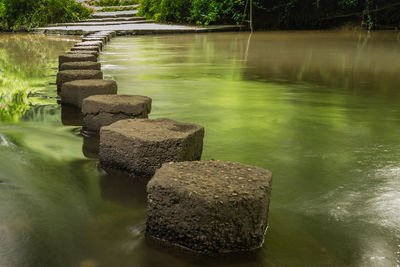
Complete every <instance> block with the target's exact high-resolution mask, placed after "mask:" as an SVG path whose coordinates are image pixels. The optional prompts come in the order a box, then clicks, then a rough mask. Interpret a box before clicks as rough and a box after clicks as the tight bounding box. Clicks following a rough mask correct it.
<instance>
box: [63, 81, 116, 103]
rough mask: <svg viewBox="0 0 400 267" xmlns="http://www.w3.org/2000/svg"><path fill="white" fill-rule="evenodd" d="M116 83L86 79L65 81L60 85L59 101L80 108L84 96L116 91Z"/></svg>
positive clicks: (108, 93) (114, 92)
mask: <svg viewBox="0 0 400 267" xmlns="http://www.w3.org/2000/svg"><path fill="white" fill-rule="evenodd" d="M117 90H118V89H117V83H116V82H115V81H112V80H100V79H87V80H75V81H71V82H66V83H64V84H63V86H62V87H61V92H60V96H61V102H62V103H64V104H70V105H73V106H75V107H78V108H81V107H82V102H83V100H84V99H85V98H86V97H89V96H92V95H110V94H116V93H117Z"/></svg>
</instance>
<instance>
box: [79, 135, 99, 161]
mask: <svg viewBox="0 0 400 267" xmlns="http://www.w3.org/2000/svg"><path fill="white" fill-rule="evenodd" d="M82 135H83V146H82V153H83V155H85V157H87V158H89V159H98V158H99V145H100V136H98V135H92V134H90V135H89V134H85V133H83V134H82Z"/></svg>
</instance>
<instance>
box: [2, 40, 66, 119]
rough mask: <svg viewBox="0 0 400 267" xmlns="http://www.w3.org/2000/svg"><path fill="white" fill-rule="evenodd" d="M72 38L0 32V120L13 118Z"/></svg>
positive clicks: (30, 102) (22, 110)
mask: <svg viewBox="0 0 400 267" xmlns="http://www.w3.org/2000/svg"><path fill="white" fill-rule="evenodd" d="M72 41H74V39H67V37H55V36H44V35H33V34H1V35H0V121H17V120H19V118H20V117H21V116H23V115H24V114H25V113H26V111H27V110H28V109H29V108H30V106H31V105H33V104H37V103H40V101H41V99H40V98H35V99H33V98H30V96H31V94H32V93H34V92H38V91H40V90H42V89H43V88H45V87H46V84H47V83H49V82H50V81H51V80H52V79H53V78H50V77H52V76H54V75H55V74H56V64H57V57H58V55H59V54H61V53H62V52H64V51H66V50H67V49H68V48H69V47H70V46H71V45H72ZM53 80H54V79H53Z"/></svg>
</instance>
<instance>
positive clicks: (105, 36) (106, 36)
mask: <svg viewBox="0 0 400 267" xmlns="http://www.w3.org/2000/svg"><path fill="white" fill-rule="evenodd" d="M97 37H100V38H105V39H106V43H108V42H109V41H110V39H111V36H110V35H107V34H97V33H94V34H90V35H88V36H86V38H97Z"/></svg>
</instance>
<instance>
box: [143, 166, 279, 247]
mask: <svg viewBox="0 0 400 267" xmlns="http://www.w3.org/2000/svg"><path fill="white" fill-rule="evenodd" d="M271 184H272V174H271V173H270V172H269V171H267V170H264V169H262V168H259V167H253V166H248V165H244V164H241V163H234V162H222V161H213V160H212V161H205V162H179V163H172V162H171V163H166V164H163V166H162V168H160V169H158V170H157V171H156V173H155V175H154V177H153V178H152V179H151V180H150V182H149V183H148V185H147V193H148V198H147V200H148V201H147V204H148V208H147V223H146V232H147V234H148V235H150V236H151V237H155V238H159V239H161V240H165V241H168V242H169V243H172V244H176V245H179V246H183V247H186V248H189V249H191V250H194V251H197V252H201V253H231V252H239V251H248V250H252V249H255V248H258V247H260V246H261V245H262V243H263V239H264V234H265V231H266V229H267V220H268V209H269V202H270V196H271Z"/></svg>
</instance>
